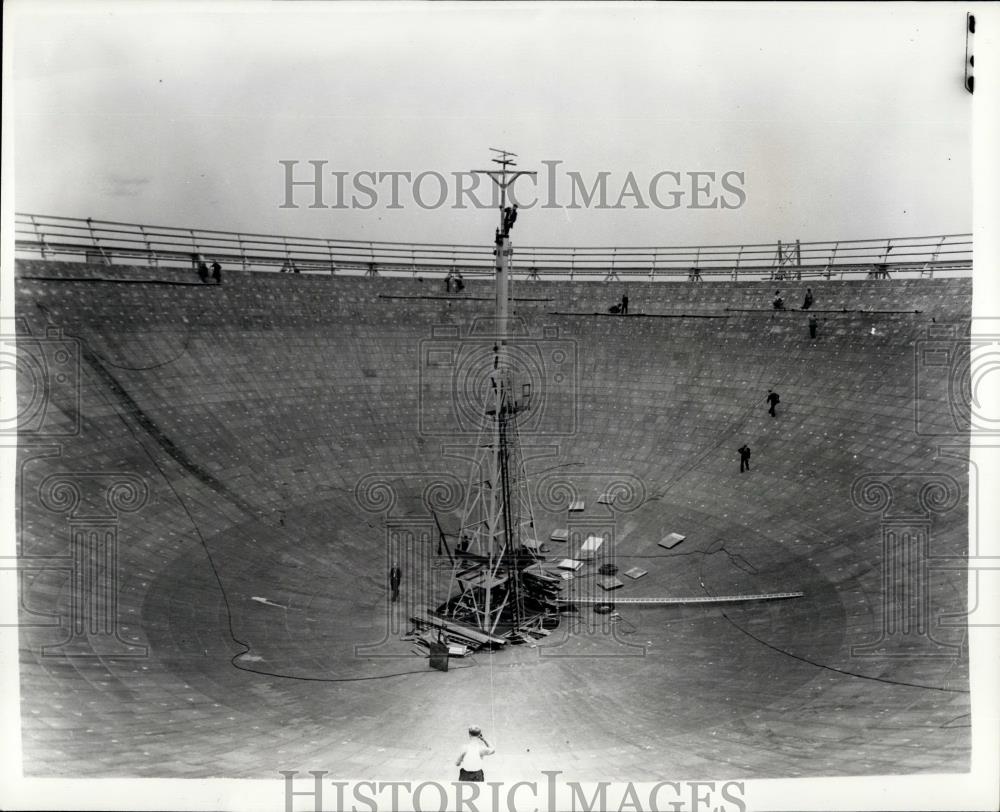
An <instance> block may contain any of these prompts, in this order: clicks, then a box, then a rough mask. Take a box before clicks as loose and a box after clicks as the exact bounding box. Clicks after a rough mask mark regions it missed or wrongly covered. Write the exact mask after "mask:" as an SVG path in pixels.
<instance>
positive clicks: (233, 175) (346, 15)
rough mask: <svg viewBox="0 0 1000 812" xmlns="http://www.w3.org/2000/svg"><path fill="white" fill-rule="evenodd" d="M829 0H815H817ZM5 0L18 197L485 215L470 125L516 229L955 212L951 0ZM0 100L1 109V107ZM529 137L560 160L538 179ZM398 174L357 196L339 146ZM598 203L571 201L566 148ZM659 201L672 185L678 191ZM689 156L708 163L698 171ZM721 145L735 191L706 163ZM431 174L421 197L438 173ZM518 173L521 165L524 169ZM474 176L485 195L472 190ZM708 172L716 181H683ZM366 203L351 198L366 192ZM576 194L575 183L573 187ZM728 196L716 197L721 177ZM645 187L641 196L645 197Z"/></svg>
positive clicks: (374, 225)
mask: <svg viewBox="0 0 1000 812" xmlns="http://www.w3.org/2000/svg"><path fill="white" fill-rule="evenodd" d="M831 5H832V4H831ZM871 5H875V4H866V5H859V6H853V7H845V6H837V7H836V8H830V7H824V6H822V5H816V6H805V5H801V6H800V5H791V4H759V5H755V6H753V7H745V6H739V5H730V4H726V5H720V6H715V7H703V6H702V5H696V6H695V7H690V6H656V7H652V6H642V5H631V4H630V5H626V6H619V7H618V8H613V9H612V8H606V7H603V6H598V5H586V6H583V7H580V6H573V5H570V4H559V5H555V6H552V5H543V6H530V7H522V6H512V5H499V4H480V5H474V6H450V5H444V4H442V5H433V6H432V5H419V6H409V5H391V4H385V5H367V6H364V7H358V6H346V5H342V4H329V5H323V6H320V7H317V6H313V5H309V4H300V3H295V4H291V3H287V4H286V3H274V4H263V5H258V4H255V3H246V2H240V3H231V4H212V3H204V2H202V3H193V2H192V3H188V2H174V3H169V4H158V3H148V2H128V3H125V2H102V3H87V2H73V3H72V4H70V3H68V2H67V3H54V4H45V3H37V2H34V3H30V4H28V3H15V4H14V7H13V10H12V9H11V7H10V6H9V5H8V14H9V16H10V17H12V19H9V20H8V22H9V23H11V22H12V23H13V25H14V28H13V30H12V31H9V32H8V35H7V44H8V46H9V47H11V48H12V49H13V67H14V70H13V74H12V76H11V77H10V79H11V80H12V82H11V87H12V89H13V98H11V99H8V100H7V102H8V104H9V105H10V104H11V103H13V116H14V118H13V120H14V124H15V130H14V135H15V171H16V177H15V180H16V187H15V202H16V208H17V210H18V211H22V212H32V213H41V214H53V215H66V216H78V217H88V216H89V217H93V218H95V219H110V220H126V221H131V222H140V223H148V224H164V225H179V226H197V227H203V228H220V229H233V230H243V231H256V232H268V233H279V234H290V235H308V236H320V237H339V238H361V239H387V240H400V241H417V242H461V243H482V242H488V241H489V240H490V238H491V235H492V230H493V227H494V225H495V222H496V215H495V212H493V211H488V210H481V209H478V210H477V209H475V208H467V209H464V210H458V209H455V208H453V204H454V202H455V196H456V188H455V181H454V179H453V177H452V174H451V173H454V172H460V171H464V170H471V169H478V168H483V167H485V166H488V165H489V157H490V153H489V151H488V147H505V148H507V149H510V150H513V151H514V152H516V153H518V156H519V158H518V160H519V161H520V163H521V165H522V167H524V168H536V169H539V170H542V175H541V176H540V178H539V181H538V184H539V185H538V187H537V191H536V190H535V188H533V187H531V185H530V183H528V182H527V181H525V180H524V179H522V180H521V181H518V184H519V186H518V187H517V188H518V189H519V190H520V191H521V192H522V197H524V198H526V199H527V200H529V201H530V199H531V198H532V197H534V196H536V195H537V196H538V197H541V198H543V200H542V202H545V198H546V197H547V196H550V195H552V194H554V195H555V201H554V202H555V203H556V205H555V206H553V207H551V208H545V209H542V208H539V207H537V206H536V207H535V208H534V209H531V210H529V211H525V212H523V213H522V216H521V217H520V218H519V220H518V224H517V227H516V229H515V233H514V240H515V243H518V242H520V243H521V244H533V245H571V244H575V245H581V244H591V245H616V244H617V245H677V244H685V245H689V244H698V243H739V242H769V241H773V240H777V239H779V238H780V239H783V240H794V239H795V238H800V239H803V240H810V239H852V238H868V237H882V236H907V235H926V234H943V233H956V232H966V231H970V230H971V228H972V205H971V182H970V143H971V142H970V137H971V128H970V121H971V119H970V114H971V107H970V103H971V99H972V96H970V95H969V94H968V93H966V92H965V91H964V89H963V86H962V80H963V64H964V53H965V9H964V8H963V7H962V6H960V5H945V6H938V5H934V6H930V5H928V6H918V5H908V4H887V5H885V6H880V7H876V8H871V7H870V6H871ZM10 112H11V111H10V109H8V115H10ZM280 161H298V162H299V164H298V165H297V166H296V167H295V172H296V174H295V177H296V178H297V179H306V178H311V177H312V171H313V170H312V167H311V166H310V165H309V164H308V161H326V162H327V163H326V164H325V165H324V167H323V168H324V171H325V173H326V175H325V182H324V189H323V198H324V199H323V202H324V203H326V204H330V205H332V204H335V203H336V202H337V200H336V185H335V182H334V177H333V176H332V175H331V174H330V172H332V171H337V172H344V173H348V174H347V176H346V183H347V184H348V188H347V189H346V194H345V203H346V207H345V208H339V209H337V208H322V209H312V208H309V207H308V206H309V204H310V203H313V202H314V196H313V194H312V192H310V191H309V189H304V188H298V189H296V190H294V196H293V202H294V203H297V204H298V205H299V208H294V209H290V208H284V209H283V208H281V204H282V203H283V202H285V197H286V190H285V185H284V179H285V172H286V170H285V168H284V167H283V166H282V165H281V164H280V163H279V162H280ZM543 161H549V162H553V161H561V162H562V163H561V164H559V165H558V166H556V165H554V164H549V165H548V166H555V167H556V169H555V171H556V181H557V188H556V189H555V190H554V191H553V189H552V188H551V187H550V186H549V185H548V180H549V178H548V169H547V166H546V165H544V164H543V163H542V162H543ZM363 171H370V172H375V173H379V172H394V171H395V172H410V173H411V175H413V176H416V175H418V174H419V173H421V172H437V173H440V174H441V175H442V176H444V177H445V179H446V180H447V181H448V182H449V188H448V189H447V193H448V200H447V202H446V203H445V204H444V205H443V206H441V207H438V208H428V209H424V208H421V207H420V206H418V205H417V203H416V202H415V201H414V200H413V197H412V194H411V193H410V191H409V186H408V184H407V183H406V182H405V180H402V179H401V181H400V182H401V191H400V193H399V200H398V202H399V204H400V208H389V204H390V203H391V202H392V201H391V195H390V192H391V187H390V182H389V180H385V181H384V182H382V183H373V182H372V181H371V180H368V181H366V184H367V185H372V186H374V187H375V191H376V193H377V194H378V200H377V203H376V204H375V205H374V206H373V207H372V208H369V209H367V210H362V209H360V208H357V207H353V206H352V205H351V196H352V195H351V187H350V184H351V183H352V180H353V179H354V177H355V174H356V173H358V172H363ZM601 171H604V172H607V173H609V174H608V175H607V176H606V177H605V182H606V188H607V204H608V205H614V204H615V203H617V202H618V201H619V197H621V192H622V190H623V188H624V187H625V186H626V185H627V184H628V178H629V173H631V175H632V177H633V178H634V179H635V187H634V188H633V189H632V191H633V192H635V191H637V192H638V196H636V194H634V193H633V194H630V195H626V196H625V197H623V198H622V200H621V203H622V206H623V208H618V209H602V208H597V207H596V202H597V201H596V200H595V201H593V202H592V204H591V205H590V206H589V207H584V206H581V207H580V208H575V209H572V208H568V207H567V206H566V205H565V204H567V203H569V202H571V200H570V192H571V190H572V185H573V184H572V181H571V178H570V176H569V175H568V174H567V173H569V172H576V173H578V174H579V176H580V178H581V179H582V180H583V181H584V182H585V183H586V185H587V186H588V187H589V186H590V185H591V184H592V183H593V182H594V181H595V180H596V179H597V177H598V175H597V173H599V172H601ZM663 172H677V173H680V174H679V177H680V179H681V182H680V184H677V183H676V182H675V176H671V175H662V174H661V175H659V181H658V185H657V186H656V191H657V192H658V193H659V198H660V201H661V203H669V202H670V201H672V200H674V199H675V198H674V197H672V196H671V195H670V192H671V191H673V190H677V191H679V192H681V193H682V197H681V198H680V205H679V206H678V207H677V208H674V209H665V208H659V207H657V206H656V205H654V203H653V201H652V200H651V195H650V192H649V186H650V183H651V180H652V179H653V178H654V177H656V176H657V175H658V173H663ZM692 172H714V173H716V179H715V181H714V182H712V181H710V180H709V179H708V177H707V176H701V178H700V181H699V182H700V185H702V186H705V185H706V183H707V184H708V188H707V191H706V192H704V193H702V194H701V195H700V197H699V196H696V195H694V194H692V189H691V185H692V184H691V178H690V174H689V173H692ZM727 172H732V173H741V174H740V175H729V176H728V177H729V184H730V186H731V187H736V188H739V189H740V191H741V192H742V194H738V193H736V192H734V191H729V192H727V191H726V190H725V189H724V188H723V187H722V186H721V185H720V182H721V177H722V175H724V174H725V173H727ZM431 180H433V179H428V178H425V181H426V183H425V185H423V186H422V187H421V189H422V192H423V198H424V202H425V204H432V203H434V202H435V199H436V198H437V197H438V196H439V185H438V183H437V182H436V181H433V182H431ZM520 184H526V185H524V186H523V187H522V186H521V185H520ZM481 196H482V195H481ZM715 198H717V199H718V202H719V204H720V207H719V208H705V209H694V208H691V207H690V206H691V204H692V203H702V204H705V203H708V202H711V200H712V199H715ZM360 202H361V203H362V204H365V205H370V204H371V202H372V200H371V196H370V195H362V196H361V199H360ZM577 202H578V203H581V204H582V198H579V197H578V201H577ZM723 203H726V204H728V205H734V204H738V205H735V207H734V208H723V207H721V204H723ZM640 204H642V205H644V206H645V208H637V206H638V205H640Z"/></svg>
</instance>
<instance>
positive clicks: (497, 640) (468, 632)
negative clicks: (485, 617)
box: [410, 611, 507, 646]
mask: <svg viewBox="0 0 1000 812" xmlns="http://www.w3.org/2000/svg"><path fill="white" fill-rule="evenodd" d="M410 620H412V621H413V622H414V623H418V624H419V623H423V624H425V625H427V626H433V627H434V628H436V629H442V630H444V631H446V632H449V633H450V634H454V635H456V636H458V637H464V638H466V639H467V640H472V641H473V642H475V643H479V644H480V645H487V644H492V645H499V646H503V645H506V643H507V641H506V640H504V639H503V638H502V637H494V636H493V635H491V634H486V633H485V632H481V631H479V629H474V628H472V627H471V626H465V625H463V624H461V623H456V622H454V621H452V620H448V619H447V618H443V617H439V616H438V615H432V614H430V612H426V611H418V612H414V614H413V615H412V616H411V617H410Z"/></svg>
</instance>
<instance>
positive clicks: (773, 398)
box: [767, 389, 781, 417]
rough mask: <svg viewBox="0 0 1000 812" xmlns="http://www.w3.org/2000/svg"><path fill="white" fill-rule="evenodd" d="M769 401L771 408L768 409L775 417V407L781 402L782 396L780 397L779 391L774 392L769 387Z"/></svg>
mask: <svg viewBox="0 0 1000 812" xmlns="http://www.w3.org/2000/svg"><path fill="white" fill-rule="evenodd" d="M767 402H768V404H769V408H768V410H767V413H768V414H769V415H771V417H774V416H775V415H774V407H775V406H777V405H778V403H780V402H781V398H779V397H778V393H777V392H774V391H772V390H770V389H768V390H767Z"/></svg>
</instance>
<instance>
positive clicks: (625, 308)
mask: <svg viewBox="0 0 1000 812" xmlns="http://www.w3.org/2000/svg"><path fill="white" fill-rule="evenodd" d="M619 312H620V313H621V314H622V315H623V316H627V315H628V294H627V293H623V294H622V304H621V308H620V309H619Z"/></svg>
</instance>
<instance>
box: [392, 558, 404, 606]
mask: <svg viewBox="0 0 1000 812" xmlns="http://www.w3.org/2000/svg"><path fill="white" fill-rule="evenodd" d="M402 580H403V571H402V570H401V569H400V568H399V564H397V563H395V562H393V564H392V569H390V570H389V589H391V590H392V602H393V603H395V602H396V601H397V600H399V583H400V581H402Z"/></svg>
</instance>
